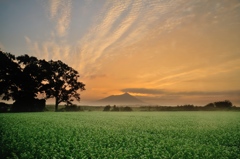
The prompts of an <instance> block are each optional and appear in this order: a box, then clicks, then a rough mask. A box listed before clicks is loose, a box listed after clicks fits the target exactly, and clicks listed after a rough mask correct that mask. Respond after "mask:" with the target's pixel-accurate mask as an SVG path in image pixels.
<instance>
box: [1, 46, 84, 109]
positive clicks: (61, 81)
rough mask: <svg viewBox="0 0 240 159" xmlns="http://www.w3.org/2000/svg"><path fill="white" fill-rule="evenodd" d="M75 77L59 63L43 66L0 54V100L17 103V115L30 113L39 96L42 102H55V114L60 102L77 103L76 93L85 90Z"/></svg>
mask: <svg viewBox="0 0 240 159" xmlns="http://www.w3.org/2000/svg"><path fill="white" fill-rule="evenodd" d="M78 77H79V74H78V72H77V71H76V70H74V69H73V68H71V67H69V66H68V65H67V64H65V63H63V62H62V61H60V60H58V61H52V60H51V61H49V62H47V61H45V60H38V59H37V58H36V57H33V56H28V55H22V56H18V57H15V56H14V55H12V54H10V53H5V52H2V51H0V96H2V99H3V100H10V99H12V100H13V101H15V103H18V104H16V106H17V107H22V108H23V109H22V110H21V111H28V110H32V107H33V106H34V105H38V101H36V99H37V97H38V95H39V94H44V95H45V96H46V97H45V99H48V98H53V97H54V98H55V99H56V102H55V111H57V110H58V105H59V103H61V102H65V103H68V104H69V103H70V104H71V103H72V101H73V99H76V100H78V101H79V100H80V94H79V93H78V90H85V84H83V83H81V82H78ZM13 106H15V105H13ZM16 110H18V109H16ZM19 110H20V109H19Z"/></svg>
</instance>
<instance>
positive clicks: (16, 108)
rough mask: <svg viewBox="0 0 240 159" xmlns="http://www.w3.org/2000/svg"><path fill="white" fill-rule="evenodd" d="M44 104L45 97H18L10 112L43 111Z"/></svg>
mask: <svg viewBox="0 0 240 159" xmlns="http://www.w3.org/2000/svg"><path fill="white" fill-rule="evenodd" d="M45 106H46V100H45V99H29V98H28V99H19V100H16V101H15V102H14V103H13V105H12V107H11V111H12V112H40V111H44V110H45Z"/></svg>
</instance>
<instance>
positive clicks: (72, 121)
mask: <svg viewBox="0 0 240 159" xmlns="http://www.w3.org/2000/svg"><path fill="white" fill-rule="evenodd" d="M0 120H1V123H0V135H1V136H0V139H1V146H0V147H1V148H0V149H1V150H0V158H27V159H31V158H44V159H45V158H56V159H58V158H83V159H84V158H86V159H87V158H176V159H179V158H184V159H186V158H204V159H207V158H211V159H213V158H216V159H221V158H232V159H236V158H240V112H76V113H75V112H59V113H55V112H43V113H15V114H12V113H6V114H0Z"/></svg>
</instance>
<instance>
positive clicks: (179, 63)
mask: <svg viewBox="0 0 240 159" xmlns="http://www.w3.org/2000/svg"><path fill="white" fill-rule="evenodd" d="M0 21H1V27H0V48H1V50H2V51H5V52H10V53H12V54H14V55H16V56H18V55H23V54H28V55H31V56H36V57H37V58H39V59H46V60H51V59H52V60H61V61H63V62H64V63H66V64H68V65H69V66H71V67H73V68H74V69H76V70H77V71H78V72H79V74H80V76H81V77H80V78H79V81H81V82H83V83H85V84H86V90H85V91H83V92H81V102H80V104H90V103H91V102H93V101H96V100H98V99H101V98H104V97H107V96H110V95H118V94H123V93H125V92H128V93H130V94H131V95H134V96H136V97H138V98H139V99H141V100H143V101H144V102H146V103H149V104H158V105H183V104H194V105H206V104H208V103H210V102H215V101H222V100H230V101H231V102H232V103H233V105H237V106H240V82H239V81H240V29H239V28H240V1H239V0H211V1H209V0H191V1H190V0H121V1H120V0H1V1H0Z"/></svg>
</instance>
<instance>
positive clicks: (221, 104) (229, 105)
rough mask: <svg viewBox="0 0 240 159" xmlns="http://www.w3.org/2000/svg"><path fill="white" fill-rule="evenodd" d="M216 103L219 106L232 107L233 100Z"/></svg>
mask: <svg viewBox="0 0 240 159" xmlns="http://www.w3.org/2000/svg"><path fill="white" fill-rule="evenodd" d="M214 104H215V106H216V107H217V108H231V107H232V102H230V101H229V100H225V101H219V102H214Z"/></svg>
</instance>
